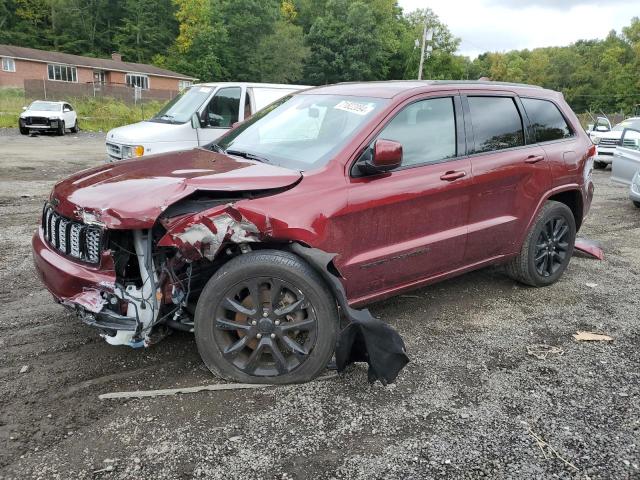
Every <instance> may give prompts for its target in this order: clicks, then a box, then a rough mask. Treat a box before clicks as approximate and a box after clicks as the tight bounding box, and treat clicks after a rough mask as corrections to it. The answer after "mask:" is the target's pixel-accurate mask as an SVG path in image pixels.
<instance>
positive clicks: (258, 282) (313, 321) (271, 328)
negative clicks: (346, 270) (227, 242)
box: [194, 250, 338, 384]
mask: <svg viewBox="0 0 640 480" xmlns="http://www.w3.org/2000/svg"><path fill="white" fill-rule="evenodd" d="M194 323H195V325H194V328H195V337H196V343H197V346H198V351H199V352H200V356H201V357H202V360H203V361H204V363H205V364H206V365H207V367H208V368H209V370H211V372H212V373H213V374H214V375H216V376H218V377H221V378H223V379H227V380H234V381H238V382H244V383H270V384H286V383H300V382H306V381H309V380H311V379H313V378H315V377H316V376H317V375H319V374H320V373H321V372H322V371H323V370H324V369H325V368H326V366H327V363H328V362H329V360H330V359H331V356H332V355H333V352H334V349H335V344H336V338H337V332H338V311H337V307H336V301H335V299H334V298H333V295H332V294H331V292H330V290H329V289H328V287H327V285H326V284H325V283H324V281H323V280H322V278H321V277H320V276H319V275H318V273H317V272H316V271H315V270H314V269H313V268H312V267H311V266H309V265H308V264H307V263H306V262H304V261H303V260H302V259H300V258H299V257H297V256H296V255H294V254H292V253H289V252H283V251H279V250H259V251H254V252H250V253H246V254H243V255H240V256H238V257H236V258H234V259H232V260H230V261H229V262H227V263H226V264H224V265H223V266H222V267H221V268H220V269H219V270H218V271H217V272H216V273H215V274H214V275H213V277H211V278H210V279H209V281H208V282H207V284H206V286H205V287H204V290H203V291H202V294H201V295H200V298H199V300H198V304H197V306H196V312H195V322H194Z"/></svg>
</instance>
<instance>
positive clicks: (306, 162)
mask: <svg viewBox="0 0 640 480" xmlns="http://www.w3.org/2000/svg"><path fill="white" fill-rule="evenodd" d="M388 103H389V101H388V100H386V99H380V98H369V97H352V96H344V95H304V94H299V95H294V96H292V97H290V98H284V99H282V100H279V101H277V102H276V103H273V104H272V105H270V106H268V107H266V108H265V109H263V110H261V111H260V112H258V113H256V114H255V115H254V116H253V117H251V119H250V120H249V121H247V122H245V123H243V124H241V125H240V126H238V127H236V128H234V129H233V130H231V131H230V132H229V133H227V134H226V135H224V136H223V137H222V138H221V139H220V140H218V142H217V145H212V148H214V147H215V148H216V149H223V150H226V151H227V152H228V153H229V154H231V155H245V156H249V157H254V158H258V159H261V160H263V161H264V162H267V163H272V164H274V165H279V166H281V167H285V168H290V169H294V170H301V171H306V170H312V169H315V168H320V167H322V166H323V165H325V164H326V163H327V162H329V160H331V159H332V158H333V156H334V155H336V154H337V153H338V152H339V151H340V150H342V149H343V148H344V147H345V146H346V145H347V143H348V142H349V140H351V139H352V138H353V137H354V135H356V134H357V133H358V132H359V131H360V130H361V129H362V128H364V126H365V125H366V124H367V123H368V122H369V121H370V120H371V118H372V117H373V116H374V115H375V114H376V112H378V111H380V110H381V109H382V108H384V107H385V106H386V105H387V104H388Z"/></svg>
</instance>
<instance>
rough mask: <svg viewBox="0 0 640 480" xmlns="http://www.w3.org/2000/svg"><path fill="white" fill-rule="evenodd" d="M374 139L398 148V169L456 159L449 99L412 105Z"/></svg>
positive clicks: (452, 113)
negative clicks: (381, 139) (400, 162)
mask: <svg viewBox="0 0 640 480" xmlns="http://www.w3.org/2000/svg"><path fill="white" fill-rule="evenodd" d="M378 138H383V139H385V140H394V141H396V142H399V143H400V144H402V166H403V167H404V166H411V165H419V164H425V163H435V162H439V161H441V160H445V159H447V158H453V157H455V156H456V117H455V113H454V106H453V98H451V97H447V98H433V99H429V100H422V101H419V102H416V103H412V104H411V105H409V106H408V107H406V108H405V109H404V110H402V111H401V112H400V113H399V114H398V115H396V116H395V117H394V119H393V120H391V122H390V123H389V124H388V125H387V126H386V127H385V128H384V130H383V131H382V132H381V133H380V135H379V136H378Z"/></svg>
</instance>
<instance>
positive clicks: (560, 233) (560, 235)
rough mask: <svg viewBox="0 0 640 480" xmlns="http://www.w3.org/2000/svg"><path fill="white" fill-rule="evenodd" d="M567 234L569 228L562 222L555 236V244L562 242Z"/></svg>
mask: <svg viewBox="0 0 640 480" xmlns="http://www.w3.org/2000/svg"><path fill="white" fill-rule="evenodd" d="M568 232H569V226H568V225H566V224H564V222H563V224H561V226H560V228H558V231H557V233H556V234H555V237H556V242H559V241H560V240H562V239H563V238H564V236H565V235H566V234H567V233H568Z"/></svg>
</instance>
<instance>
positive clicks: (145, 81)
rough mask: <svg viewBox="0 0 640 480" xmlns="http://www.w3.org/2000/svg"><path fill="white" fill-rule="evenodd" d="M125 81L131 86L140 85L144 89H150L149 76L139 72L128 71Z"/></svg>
mask: <svg viewBox="0 0 640 480" xmlns="http://www.w3.org/2000/svg"><path fill="white" fill-rule="evenodd" d="M125 82H126V84H127V86H129V87H138V88H141V89H143V90H149V77H147V76H146V75H139V74H137V73H127V75H126V76H125Z"/></svg>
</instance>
